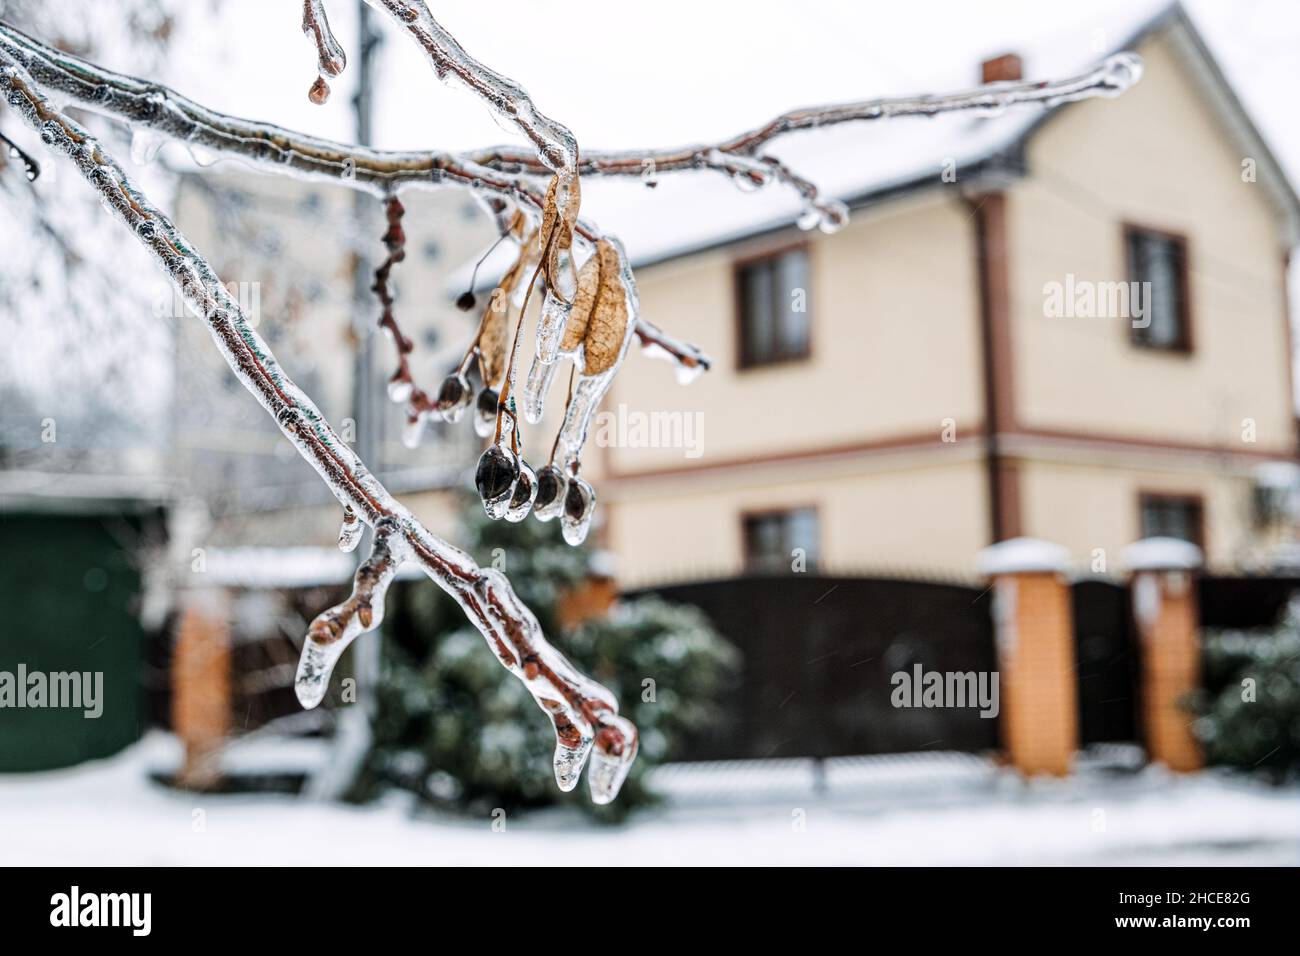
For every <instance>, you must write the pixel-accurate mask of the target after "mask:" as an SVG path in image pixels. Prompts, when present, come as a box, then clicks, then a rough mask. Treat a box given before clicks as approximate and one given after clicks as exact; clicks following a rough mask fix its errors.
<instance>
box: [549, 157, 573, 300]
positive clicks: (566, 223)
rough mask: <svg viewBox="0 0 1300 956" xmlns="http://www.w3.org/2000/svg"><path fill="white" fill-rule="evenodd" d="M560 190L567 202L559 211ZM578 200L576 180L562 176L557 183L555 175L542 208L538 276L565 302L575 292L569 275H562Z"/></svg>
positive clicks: (569, 247) (571, 239) (570, 242)
mask: <svg viewBox="0 0 1300 956" xmlns="http://www.w3.org/2000/svg"><path fill="white" fill-rule="evenodd" d="M561 190H565V191H566V192H567V199H568V201H567V202H566V203H565V204H564V208H563V209H561V208H560V199H561ZM581 199H582V196H581V187H580V186H579V185H578V177H576V176H572V177H570V176H566V177H564V179H563V180H561V177H560V174H559V173H557V174H555V175H554V176H552V177H551V182H550V184H549V185H548V186H547V188H546V199H545V201H544V202H543V205H542V229H541V235H542V248H543V249H544V250H545V251H546V259H545V260H544V261H543V262H542V274H543V275H544V276H545V277H546V284H547V285H548V286H549V287H550V288H552V289H554V290H555V291H556V293H557V294H558V295H559V296H560V298H561V299H563V300H564V301H566V302H567V301H569V300H570V299H572V297H573V294H574V291H575V289H574V288H573V285H574V278H573V276H572V273H566V270H565V269H564V262H565V260H566V259H567V258H568V256H569V251H570V249H572V247H573V230H574V227H575V226H576V225H577V223H578V206H579V204H580V203H581ZM566 275H567V278H566Z"/></svg>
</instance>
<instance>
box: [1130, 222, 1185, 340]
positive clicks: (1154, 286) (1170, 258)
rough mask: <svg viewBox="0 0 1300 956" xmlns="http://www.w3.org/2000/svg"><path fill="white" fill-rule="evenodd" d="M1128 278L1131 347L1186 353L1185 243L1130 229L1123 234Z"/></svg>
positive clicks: (1149, 232) (1176, 239)
mask: <svg viewBox="0 0 1300 956" xmlns="http://www.w3.org/2000/svg"><path fill="white" fill-rule="evenodd" d="M1124 244H1125V253H1126V255H1127V256H1128V275H1129V282H1130V283H1137V285H1135V286H1130V288H1131V289H1132V290H1133V294H1136V295H1137V296H1140V298H1138V299H1136V300H1135V299H1134V298H1133V295H1130V298H1129V314H1130V315H1132V316H1133V318H1134V324H1132V325H1130V330H1131V335H1132V340H1133V344H1134V345H1138V346H1141V347H1142V348H1148V349H1161V350H1164V351H1167V352H1189V351H1191V348H1192V334H1191V333H1192V330H1191V321H1190V318H1189V314H1190V309H1189V302H1188V295H1187V288H1188V286H1187V242H1186V241H1185V240H1184V239H1183V238H1181V237H1180V236H1172V235H1169V234H1168V233H1163V232H1155V231H1153V230H1149V229H1137V228H1133V227H1129V228H1127V229H1125V231H1124ZM1138 302H1140V303H1141V304H1142V306H1143V307H1144V308H1145V315H1144V316H1143V319H1144V320H1145V321H1144V322H1143V323H1142V326H1141V327H1139V325H1138V324H1137V316H1138V313H1139V310H1138V309H1137V308H1135V305H1136V303H1138Z"/></svg>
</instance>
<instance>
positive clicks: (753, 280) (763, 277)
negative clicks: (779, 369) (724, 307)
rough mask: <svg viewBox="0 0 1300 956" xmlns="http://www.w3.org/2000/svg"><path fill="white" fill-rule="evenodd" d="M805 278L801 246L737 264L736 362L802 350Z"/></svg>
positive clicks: (777, 358) (781, 358)
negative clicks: (737, 353) (737, 357)
mask: <svg viewBox="0 0 1300 956" xmlns="http://www.w3.org/2000/svg"><path fill="white" fill-rule="evenodd" d="M808 283H809V272H808V250H807V249H791V250H789V251H788V252H783V253H781V254H780V255H776V256H769V257H768V258H766V259H758V260H755V261H752V262H746V263H742V264H741V265H740V266H739V267H738V268H737V270H736V287H737V295H738V298H739V308H740V366H741V368H749V367H752V366H755V365H767V364H770V363H773V362H788V361H790V360H791V359H798V358H803V357H804V356H806V355H807V354H808V321H809V320H808Z"/></svg>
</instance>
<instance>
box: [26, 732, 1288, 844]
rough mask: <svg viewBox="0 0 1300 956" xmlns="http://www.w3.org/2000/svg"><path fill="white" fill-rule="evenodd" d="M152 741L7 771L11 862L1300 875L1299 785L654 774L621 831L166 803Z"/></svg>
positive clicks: (1097, 774)
mask: <svg viewBox="0 0 1300 956" xmlns="http://www.w3.org/2000/svg"><path fill="white" fill-rule="evenodd" d="M171 747H172V743H171V742H170V741H169V740H166V739H164V738H160V737H158V736H156V735H155V736H152V737H150V738H148V739H147V740H146V741H144V742H143V743H141V744H140V745H137V746H136V747H133V748H131V749H130V750H128V751H126V752H124V753H123V754H121V755H119V756H117V757H114V758H112V759H111V760H106V761H101V762H98V763H95V764H88V765H85V766H82V767H78V768H74V769H70V770H65V771H55V772H50V773H43V774H29V775H10V776H0V863H3V864H10V865H14V864H65V865H113V864H128V865H129V864H146V865H148V864H158V865H165V864H202V865H239V866H249V865H263V864H286V865H299V864H317V863H324V864H334V865H339V864H342V865H347V864H504V863H518V864H547V865H554V864H556V863H575V864H593V865H617V864H728V863H730V864H774V863H788V864H903V865H909V864H957V865H962V864H1070V865H1093V864H1109V865H1114V864H1121V865H1124V864H1170V865H1186V864H1191V865H1205V864H1229V863H1231V864H1274V865H1277V864H1297V863H1300V790H1297V789H1295V788H1289V789H1280V790H1279V789H1273V788H1269V787H1265V786H1262V785H1260V784H1256V783H1252V782H1248V781H1245V780H1242V779H1240V778H1233V777H1228V776H1223V775H1219V774H1214V773H1204V774H1199V775H1194V776H1190V777H1175V776H1172V775H1169V774H1166V773H1164V772H1162V771H1160V770H1158V769H1147V770H1144V771H1142V772H1139V773H1136V774H1130V773H1119V774H1116V773H1110V772H1105V771H1102V770H1096V769H1094V770H1085V771H1084V772H1082V773H1081V774H1079V775H1077V776H1076V777H1075V778H1073V779H1071V780H1069V781H1052V782H1037V783H1033V784H1028V785H1027V784H1024V783H1021V782H1019V781H1018V780H1016V779H1015V778H1014V777H1013V776H1012V775H1010V774H1008V773H1006V772H1004V771H999V770H995V769H994V768H992V767H991V766H989V765H988V764H986V763H984V762H982V761H979V760H978V759H977V758H971V757H961V756H958V755H933V756H932V755H925V756H920V755H916V756H911V757H898V758H869V759H865V760H859V761H842V762H836V763H833V764H831V765H830V766H829V767H828V772H827V774H826V776H825V786H824V787H823V788H821V789H822V792H821V793H820V795H817V794H815V793H814V792H813V789H812V787H811V786H810V779H811V778H810V777H809V776H808V775H806V774H805V773H804V771H805V770H806V769H807V768H806V765H803V764H801V762H798V761H785V762H769V763H766V764H764V765H748V766H736V767H734V768H727V767H722V766H718V765H714V766H712V767H705V768H700V769H698V770H694V769H693V770H689V771H685V770H670V771H669V772H668V773H665V774H661V777H660V780H661V784H662V785H663V787H664V789H666V790H667V791H669V792H670V793H672V794H673V798H672V799H671V800H670V802H669V804H668V805H666V806H663V807H661V808H658V809H655V810H652V811H647V812H645V813H642V814H640V815H638V816H636V817H635V818H634V819H633V820H632V822H631V823H629V824H627V825H625V826H621V827H604V826H598V825H593V824H591V823H589V822H587V821H585V820H584V819H583V818H581V817H580V816H578V815H577V814H575V813H570V812H568V811H547V812H543V813H535V814H530V815H517V816H512V817H510V818H509V819H507V821H506V826H505V829H504V831H502V832H495V831H494V830H493V829H492V827H491V821H490V820H488V819H483V820H464V819H451V818H444V817H430V816H429V815H427V814H424V815H413V814H412V813H411V812H410V811H409V808H408V807H406V806H405V805H403V804H399V803H395V802H390V803H387V804H384V805H381V806H373V807H363V808H354V807H344V806H336V805H321V804H313V803H309V802H306V801H304V800H299V799H296V798H292V797H276V796H215V795H195V794H186V793H180V792H176V791H170V790H167V789H165V788H163V787H160V786H157V785H155V784H152V783H150V782H149V781H148V771H149V769H150V768H156V767H157V766H158V765H159V762H160V757H161V758H165V756H166V755H167V754H168V753H170V752H171V751H170V748H171Z"/></svg>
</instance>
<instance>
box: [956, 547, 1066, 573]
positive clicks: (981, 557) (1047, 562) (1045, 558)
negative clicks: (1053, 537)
mask: <svg viewBox="0 0 1300 956" xmlns="http://www.w3.org/2000/svg"><path fill="white" fill-rule="evenodd" d="M1069 560H1070V552H1068V551H1067V550H1066V549H1065V548H1063V547H1061V546H1060V545H1059V544H1052V543H1051V542H1050V541H1040V540H1038V539H1037V538H1011V539H1009V540H1007V541H999V542H998V543H997V544H991V545H989V546H988V547H987V548H984V549H982V550H981V551H980V552H979V553H978V554H977V555H976V556H975V566H976V567H977V568H978V569H979V572H980V573H981V574H984V575H986V576H988V577H993V576H994V575H997V574H1029V573H1034V572H1040V573H1048V574H1060V573H1061V572H1063V571H1064V570H1065V568H1066V565H1067V564H1068V563H1069Z"/></svg>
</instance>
